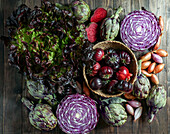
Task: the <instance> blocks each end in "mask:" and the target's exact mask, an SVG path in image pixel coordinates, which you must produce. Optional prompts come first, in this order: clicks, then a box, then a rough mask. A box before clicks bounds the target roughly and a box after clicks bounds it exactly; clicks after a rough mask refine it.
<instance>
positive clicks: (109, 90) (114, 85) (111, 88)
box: [107, 80, 118, 94]
mask: <svg viewBox="0 0 170 134" xmlns="http://www.w3.org/2000/svg"><path fill="white" fill-rule="evenodd" d="M117 84H118V81H117V80H112V81H111V82H110V83H109V84H108V88H107V93H111V94H114V93H115V92H116V88H117Z"/></svg>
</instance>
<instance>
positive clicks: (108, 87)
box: [86, 48, 133, 94]
mask: <svg viewBox="0 0 170 134" xmlns="http://www.w3.org/2000/svg"><path fill="white" fill-rule="evenodd" d="M91 55H93V56H92V57H91V59H90V60H89V61H88V62H89V63H87V64H86V65H88V66H87V69H86V70H87V71H86V73H87V74H88V76H89V78H88V79H90V86H91V88H92V89H93V90H102V92H104V93H108V94H117V93H118V92H126V93H130V92H132V90H133V86H132V84H131V83H130V82H129V80H130V77H131V76H132V74H131V73H130V72H129V69H128V65H129V64H130V63H131V56H130V54H128V52H126V51H122V50H121V51H118V50H114V49H112V48H109V49H106V50H103V49H101V48H96V49H95V50H93V51H91Z"/></svg>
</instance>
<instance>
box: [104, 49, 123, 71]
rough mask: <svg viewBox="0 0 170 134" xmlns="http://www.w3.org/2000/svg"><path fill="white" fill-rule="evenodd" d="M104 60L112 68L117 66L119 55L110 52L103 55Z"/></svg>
mask: <svg viewBox="0 0 170 134" xmlns="http://www.w3.org/2000/svg"><path fill="white" fill-rule="evenodd" d="M105 62H106V64H107V65H108V66H111V67H112V68H113V69H118V68H119V63H120V57H119V55H118V54H117V53H116V52H115V53H110V54H108V55H107V56H106V57H105Z"/></svg>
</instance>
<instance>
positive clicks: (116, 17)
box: [114, 6, 123, 20]
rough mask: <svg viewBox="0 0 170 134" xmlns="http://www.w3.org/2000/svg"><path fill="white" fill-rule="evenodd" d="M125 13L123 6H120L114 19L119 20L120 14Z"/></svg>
mask: <svg viewBox="0 0 170 134" xmlns="http://www.w3.org/2000/svg"><path fill="white" fill-rule="evenodd" d="M122 11H123V8H122V7H121V6H119V8H118V9H117V11H116V13H115V15H114V18H115V19H116V20H117V19H118V17H119V14H120V13H121V12H122Z"/></svg>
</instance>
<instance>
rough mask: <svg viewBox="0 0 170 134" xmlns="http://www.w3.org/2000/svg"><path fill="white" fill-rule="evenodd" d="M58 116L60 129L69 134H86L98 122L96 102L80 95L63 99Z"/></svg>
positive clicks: (58, 108) (57, 111) (57, 112)
mask: <svg viewBox="0 0 170 134" xmlns="http://www.w3.org/2000/svg"><path fill="white" fill-rule="evenodd" d="M56 116H57V121H58V125H59V127H60V128H61V129H62V131H63V132H65V133H68V134H86V133H88V132H90V131H91V130H92V129H94V128H95V126H96V124H97V122H98V113H97V107H96V104H95V101H94V100H92V99H91V98H89V97H87V96H85V95H80V94H73V95H68V96H66V97H65V98H63V99H62V101H61V103H60V104H59V105H58V107H57V110H56Z"/></svg>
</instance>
